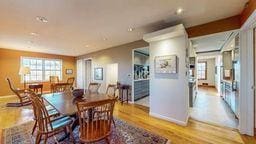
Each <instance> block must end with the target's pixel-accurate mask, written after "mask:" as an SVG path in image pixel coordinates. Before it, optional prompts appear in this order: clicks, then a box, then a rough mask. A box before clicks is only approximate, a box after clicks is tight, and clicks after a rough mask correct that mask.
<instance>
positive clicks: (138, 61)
mask: <svg viewBox="0 0 256 144" xmlns="http://www.w3.org/2000/svg"><path fill="white" fill-rule="evenodd" d="M132 56H133V58H132V60H133V84H132V92H133V94H132V100H133V102H134V103H135V104H138V105H142V106H145V107H149V48H148V47H144V48H138V49H135V50H133V54H132Z"/></svg>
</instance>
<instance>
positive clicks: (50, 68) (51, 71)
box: [21, 57, 62, 82]
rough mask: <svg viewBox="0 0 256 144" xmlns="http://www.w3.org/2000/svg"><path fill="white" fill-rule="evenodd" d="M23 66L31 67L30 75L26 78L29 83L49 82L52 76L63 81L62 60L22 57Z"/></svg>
mask: <svg viewBox="0 0 256 144" xmlns="http://www.w3.org/2000/svg"><path fill="white" fill-rule="evenodd" d="M21 66H26V67H30V74H28V75H26V77H25V79H26V81H28V82H37V81H49V77H50V76H58V77H59V79H60V80H61V79H62V60H58V59H45V58H30V57H21ZM21 79H22V81H23V76H22V77H21Z"/></svg>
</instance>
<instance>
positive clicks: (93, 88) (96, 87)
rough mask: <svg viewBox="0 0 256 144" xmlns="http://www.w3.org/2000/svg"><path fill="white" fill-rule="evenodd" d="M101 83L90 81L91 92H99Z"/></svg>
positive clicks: (89, 89)
mask: <svg viewBox="0 0 256 144" xmlns="http://www.w3.org/2000/svg"><path fill="white" fill-rule="evenodd" d="M100 86H101V84H100V83H90V84H89V86H88V92H89V93H99V91H98V90H99V88H100Z"/></svg>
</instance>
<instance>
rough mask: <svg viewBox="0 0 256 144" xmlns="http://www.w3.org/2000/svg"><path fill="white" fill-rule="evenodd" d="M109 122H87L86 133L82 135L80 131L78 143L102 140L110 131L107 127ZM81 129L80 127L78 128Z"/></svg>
mask: <svg viewBox="0 0 256 144" xmlns="http://www.w3.org/2000/svg"><path fill="white" fill-rule="evenodd" d="M109 122H111V121H107V120H95V121H92V122H89V124H88V127H89V128H86V129H87V130H88V131H87V130H86V132H85V133H83V132H81V130H80V141H82V142H91V141H98V140H101V139H104V138H105V137H106V136H108V135H109V134H110V133H111V131H110V129H111V127H109V124H108V123H109ZM80 128H81V127H80Z"/></svg>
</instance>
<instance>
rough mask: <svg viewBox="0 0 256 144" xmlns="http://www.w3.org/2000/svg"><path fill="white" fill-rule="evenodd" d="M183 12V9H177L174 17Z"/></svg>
mask: <svg viewBox="0 0 256 144" xmlns="http://www.w3.org/2000/svg"><path fill="white" fill-rule="evenodd" d="M183 12H184V9H183V8H178V9H177V10H176V12H175V14H176V15H180V14H182V13H183Z"/></svg>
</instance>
